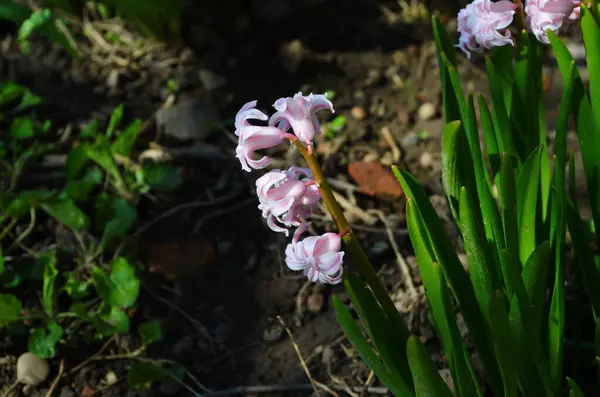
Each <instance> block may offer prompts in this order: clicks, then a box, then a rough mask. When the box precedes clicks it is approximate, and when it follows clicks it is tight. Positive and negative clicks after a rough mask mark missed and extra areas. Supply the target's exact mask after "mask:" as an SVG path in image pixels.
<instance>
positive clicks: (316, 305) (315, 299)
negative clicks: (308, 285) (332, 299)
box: [306, 293, 325, 313]
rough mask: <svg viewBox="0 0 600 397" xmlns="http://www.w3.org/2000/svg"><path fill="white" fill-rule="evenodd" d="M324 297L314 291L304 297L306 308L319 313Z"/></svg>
mask: <svg viewBox="0 0 600 397" xmlns="http://www.w3.org/2000/svg"><path fill="white" fill-rule="evenodd" d="M324 302H325V299H323V295H321V294H319V293H315V294H312V295H309V296H308V299H306V308H307V309H308V311H309V312H311V313H319V312H320V311H321V309H323V303H324Z"/></svg>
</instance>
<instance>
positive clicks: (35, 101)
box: [17, 89, 42, 110]
mask: <svg viewBox="0 0 600 397" xmlns="http://www.w3.org/2000/svg"><path fill="white" fill-rule="evenodd" d="M40 103H42V98H40V97H39V96H37V95H35V94H34V93H33V92H31V91H29V90H27V89H26V90H24V91H23V96H22V97H21V102H20V103H19V106H18V107H17V110H25V109H28V108H30V107H33V106H35V105H39V104H40Z"/></svg>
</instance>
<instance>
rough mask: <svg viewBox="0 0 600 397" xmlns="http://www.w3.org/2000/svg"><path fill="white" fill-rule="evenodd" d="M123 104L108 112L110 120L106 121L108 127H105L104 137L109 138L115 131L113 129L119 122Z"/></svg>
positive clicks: (121, 116)
mask: <svg viewBox="0 0 600 397" xmlns="http://www.w3.org/2000/svg"><path fill="white" fill-rule="evenodd" d="M123 109H124V107H123V105H122V104H121V105H119V106H117V107H115V108H114V109H113V111H112V113H111V114H110V121H109V122H108V128H107V129H106V137H107V138H110V137H111V136H113V134H114V133H115V130H116V129H117V127H118V126H119V124H120V123H121V119H122V118H123Z"/></svg>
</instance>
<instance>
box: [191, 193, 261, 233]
mask: <svg viewBox="0 0 600 397" xmlns="http://www.w3.org/2000/svg"><path fill="white" fill-rule="evenodd" d="M254 202H256V199H255V198H250V199H247V200H244V201H242V202H241V203H237V204H235V205H232V206H231V207H229V208H224V209H222V210H217V211H213V212H211V213H210V214H208V215H206V216H204V217H202V218H201V219H200V220H199V221H198V223H196V226H195V227H194V230H193V233H197V232H198V230H200V228H201V227H202V225H204V223H206V221H208V220H210V219H212V218H217V217H219V216H222V215H226V214H229V213H231V212H233V211H238V210H240V209H242V208H244V207H245V206H247V205H248V204H252V203H254Z"/></svg>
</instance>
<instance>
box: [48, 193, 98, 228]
mask: <svg viewBox="0 0 600 397" xmlns="http://www.w3.org/2000/svg"><path fill="white" fill-rule="evenodd" d="M40 207H42V209H43V210H44V211H46V212H47V213H48V214H49V215H50V216H52V217H54V218H55V219H56V220H57V221H59V222H60V223H62V224H64V225H65V226H67V227H69V228H71V229H73V230H75V231H78V230H81V229H85V228H86V227H87V226H88V224H89V219H88V217H87V216H86V215H85V214H84V213H83V211H81V210H80V209H79V207H77V205H76V204H75V202H74V201H73V200H71V199H70V198H67V197H63V198H56V199H53V200H49V201H46V202H44V203H42V204H40Z"/></svg>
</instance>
